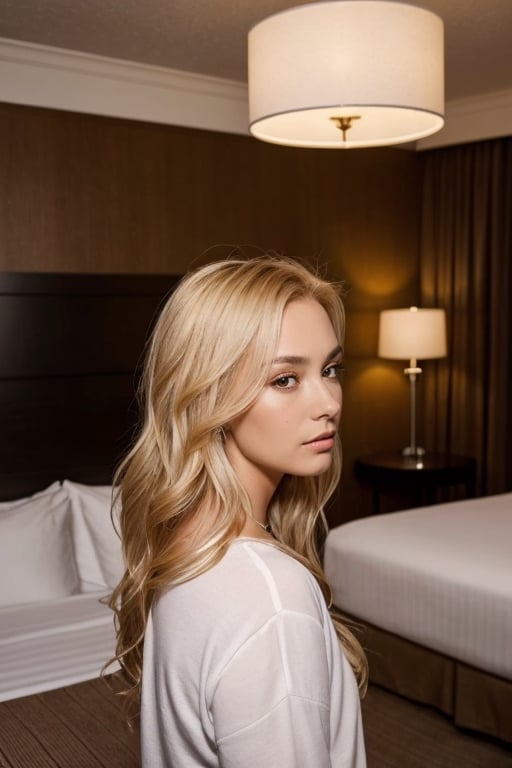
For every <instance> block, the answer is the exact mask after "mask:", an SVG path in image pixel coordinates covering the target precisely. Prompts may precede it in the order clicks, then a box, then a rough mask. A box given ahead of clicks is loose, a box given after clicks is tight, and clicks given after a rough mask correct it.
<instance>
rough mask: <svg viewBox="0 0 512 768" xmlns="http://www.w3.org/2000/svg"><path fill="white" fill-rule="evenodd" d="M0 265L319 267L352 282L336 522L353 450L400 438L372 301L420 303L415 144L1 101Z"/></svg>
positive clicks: (349, 497)
mask: <svg viewBox="0 0 512 768" xmlns="http://www.w3.org/2000/svg"><path fill="white" fill-rule="evenodd" d="M0 146H1V147H2V151H1V152H0V269H2V270H7V271H37V272H86V273H96V272H100V273H160V274H165V273H181V272H184V271H186V270H187V269H188V268H189V267H190V266H191V265H195V264H199V263H203V262H205V261H208V260H211V259H214V258H220V257H222V256H225V255H226V254H227V253H228V252H229V250H230V248H231V247H232V246H239V245H247V246H249V247H256V248H260V249H272V250H276V251H279V252H283V253H286V254H287V255H290V256H295V257H298V258H301V259H309V260H313V261H315V262H316V261H318V262H319V263H320V264H322V265H326V267H327V269H328V272H329V274H331V275H332V276H333V277H335V278H337V279H342V280H344V281H345V284H346V288H347V295H346V307H347V339H346V348H347V367H348V373H347V377H346V381H345V388H344V397H345V404H344V417H343V443H344V454H345V470H344V478H343V483H342V489H341V494H340V501H339V505H337V507H336V509H335V511H334V512H332V513H331V522H333V523H334V522H339V521H341V520H345V519H351V518H354V517H358V516H360V515H363V514H366V513H367V512H368V511H369V495H368V493H367V492H366V491H365V490H364V489H361V488H360V487H359V486H358V485H357V483H356V481H355V480H354V479H353V469H352V463H353V459H354V457H355V456H357V455H359V454H361V453H366V452H369V451H373V450H386V449H393V448H400V447H401V446H402V444H404V445H405V444H406V442H407V430H408V422H407V419H408V411H407V388H406V382H405V377H404V376H403V374H402V372H401V369H400V367H397V366H396V365H395V364H392V365H385V364H383V363H382V362H381V363H379V362H378V361H377V359H376V341H377V318H378V311H379V310H380V309H382V308H384V307H395V306H397V307H398V306H408V305H409V304H411V303H415V302H417V301H418V298H419V297H418V279H419V277H418V276H419V254H418V234H419V216H420V196H421V179H422V157H421V155H420V154H417V153H414V152H411V151H407V150H401V149H371V150H352V151H347V152H345V151H343V150H305V149H292V148H286V147H277V146H273V145H269V144H263V143H261V142H258V141H256V140H254V139H252V138H250V137H244V136H235V135H228V134H220V133H214V132H207V131H198V130H192V129H185V128H174V127H169V126H163V125H155V124H150V123H141V122H135V121H129V120H120V119H112V118H104V117H97V116H91V115H80V114H75V113H68V112H60V111H54V110H47V109H37V108H32V107H21V106H16V105H9V104H2V105H0Z"/></svg>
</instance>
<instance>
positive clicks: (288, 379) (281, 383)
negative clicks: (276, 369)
mask: <svg viewBox="0 0 512 768" xmlns="http://www.w3.org/2000/svg"><path fill="white" fill-rule="evenodd" d="M297 381H298V379H297V377H296V376H292V375H291V374H287V375H286V376H278V378H277V379H274V381H273V382H272V386H274V387H277V388H278V389H291V388H292V387H294V386H295V385H296V384H297Z"/></svg>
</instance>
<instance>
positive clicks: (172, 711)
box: [141, 538, 366, 768]
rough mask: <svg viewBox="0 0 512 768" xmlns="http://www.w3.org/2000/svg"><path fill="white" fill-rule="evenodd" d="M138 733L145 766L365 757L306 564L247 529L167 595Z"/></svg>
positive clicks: (322, 763) (149, 641)
mask: <svg viewBox="0 0 512 768" xmlns="http://www.w3.org/2000/svg"><path fill="white" fill-rule="evenodd" d="M141 734H142V737H141V738H142V744H141V746H142V765H143V767H144V768H164V766H165V768H195V767H197V768H203V767H204V768H219V766H220V767H221V768H331V766H332V768H364V766H365V765H366V759H365V752H364V743H363V734H362V726H361V711H360V704H359V694H358V690H357V685H356V681H355V678H354V675H353V672H352V670H351V668H350V666H349V664H348V662H347V660H346V658H345V656H344V654H343V652H342V650H341V648H340V644H339V641H338V639H337V636H336V633H335V630H334V627H333V625H332V622H331V619H330V616H329V613H328V611H327V608H326V605H325V601H324V598H323V596H322V593H321V591H320V588H319V586H318V584H317V582H316V581H315V579H314V578H313V576H312V575H311V574H310V573H309V571H308V570H307V569H306V568H304V567H303V566H302V565H301V564H300V563H298V562H297V561H296V560H294V559H293V558H292V557H289V556H288V555H286V554H284V553H283V552H281V551H280V550H279V549H277V547H275V546H273V544H272V543H270V542H269V543H266V542H264V541H260V540H256V539H244V538H240V539H237V540H236V541H235V542H234V543H233V544H232V545H231V546H230V548H229V550H228V551H227V553H226V554H225V556H224V557H223V558H222V560H221V561H220V562H219V563H218V564H217V565H215V566H214V567H213V568H211V569H210V570H208V571H206V572H205V573H203V574H201V575H200V576H198V577H197V578H195V579H192V580H191V581H188V582H186V583H185V584H182V585H180V586H177V587H174V588H172V589H170V590H168V591H167V592H165V593H164V594H163V595H162V596H160V597H159V599H158V600H157V601H156V602H155V604H154V606H153V609H152V612H151V616H150V618H149V621H148V626H147V629H146V636H145V642H144V667H143V676H142V710H141Z"/></svg>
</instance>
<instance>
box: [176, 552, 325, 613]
mask: <svg viewBox="0 0 512 768" xmlns="http://www.w3.org/2000/svg"><path fill="white" fill-rule="evenodd" d="M162 601H163V603H166V604H167V605H168V606H170V605H171V604H173V605H174V606H175V607H176V604H177V603H181V604H186V605H187V606H188V609H189V610H190V609H191V607H192V605H194V606H196V607H197V609H198V610H201V611H202V612H203V615H204V612H206V613H207V614H210V615H211V614H212V613H216V612H222V611H225V610H229V611H230V612H232V613H237V614H246V613H247V612H248V611H250V612H251V614H252V615H253V616H254V615H255V614H258V616H259V619H260V620H263V619H264V618H265V617H270V616H271V615H273V614H275V613H279V612H281V611H295V612H305V613H307V614H310V615H311V614H313V615H315V616H316V617H319V618H320V615H321V614H322V603H324V600H323V596H322V594H321V592H320V588H319V586H318V584H317V582H316V580H315V578H314V577H313V576H312V574H311V573H310V572H309V571H308V569H307V568H305V567H304V566H303V565H302V564H301V563H299V562H298V561H297V560H295V558H293V557H291V556H290V555H288V554H287V553H286V552H283V551H282V550H281V549H279V548H278V547H277V546H276V545H274V544H273V543H271V542H268V543H267V542H265V541H263V540H259V539H243V538H240V539H236V540H235V541H234V542H233V543H232V544H231V545H230V546H229V548H228V549H227V551H226V553H225V554H224V556H223V557H222V558H221V560H220V561H219V562H218V563H216V564H215V565H214V566H212V567H211V568H209V569H208V570H206V571H204V572H203V573H201V574H200V575H199V576H197V577H195V578H194V579H191V580H190V581H187V582H185V583H184V584H181V585H180V586H178V587H173V588H172V589H170V590H168V592H167V593H165V595H163V596H162ZM324 604H325V603H324Z"/></svg>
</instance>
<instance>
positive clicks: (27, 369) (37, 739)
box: [0, 273, 179, 768]
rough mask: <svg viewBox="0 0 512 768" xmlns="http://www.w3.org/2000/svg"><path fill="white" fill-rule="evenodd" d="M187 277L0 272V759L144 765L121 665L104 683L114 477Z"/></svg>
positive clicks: (109, 646) (111, 643)
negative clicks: (119, 680) (156, 337)
mask: <svg viewBox="0 0 512 768" xmlns="http://www.w3.org/2000/svg"><path fill="white" fill-rule="evenodd" d="M178 280H179V276H178V275H161V276H159V275H77V274H33V273H0V720H1V722H2V728H1V735H0V763H1V764H2V765H4V764H5V765H6V766H11V765H12V766H16V768H19V767H20V766H25V765H27V766H32V765H41V766H46V765H48V766H50V765H63V766H64V765H73V766H77V768H81V767H82V766H84V768H85V766H87V768H88V767H89V766H101V765H105V766H116V765H123V766H131V765H134V766H135V765H137V761H138V758H137V754H138V753H137V747H136V739H132V737H131V736H130V735H129V733H128V731H127V727H126V723H125V720H124V717H123V715H122V713H121V711H120V703H119V697H116V696H115V695H114V693H113V692H112V690H111V688H110V687H109V686H114V687H115V685H116V678H115V670H116V666H115V665H114V666H113V667H111V668H109V670H108V672H109V673H110V677H108V678H107V679H106V680H104V679H102V678H100V674H101V670H102V667H103V666H104V664H105V663H106V662H108V661H109V659H110V658H111V657H112V655H113V652H114V648H115V633H114V626H113V616H112V612H111V611H110V609H109V608H108V606H107V605H106V604H105V602H104V598H105V597H106V596H107V595H108V594H109V593H110V591H111V589H112V587H113V586H114V585H115V584H116V583H117V581H118V579H119V577H120V574H121V572H122V567H123V565H122V558H121V548H120V542H119V538H118V537H117V535H116V532H115V530H114V527H113V525H112V521H111V518H110V503H111V492H112V479H113V472H114V469H115V467H116V465H117V463H118V462H119V459H120V457H121V456H122V455H123V453H124V451H125V450H126V448H127V446H128V444H129V442H130V440H131V437H132V435H133V432H134V428H135V426H136V421H137V409H136V404H135V392H136V388H137V384H138V379H139V375H140V364H141V359H142V355H143V350H144V346H145V343H146V340H147V338H148V335H149V332H150V330H151V327H152V325H153V323H154V320H155V318H156V316H157V314H158V311H159V308H160V307H161V306H162V303H163V300H164V298H165V297H166V296H167V295H168V294H169V292H170V291H172V290H173V288H174V286H175V285H176V284H177V282H178ZM107 683H108V684H107ZM130 739H132V740H131V741H130ZM123 745H124V746H123ZM128 745H129V746H128Z"/></svg>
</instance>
